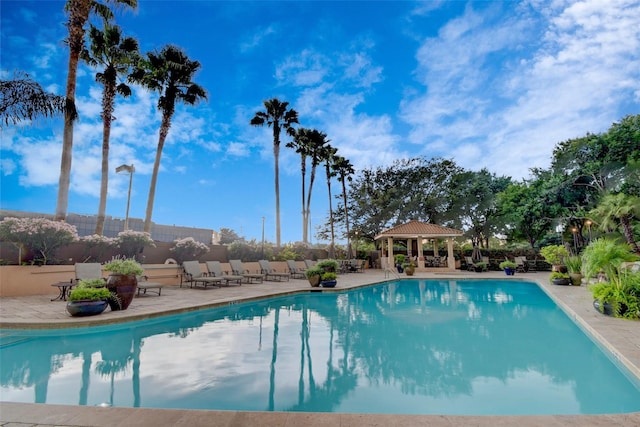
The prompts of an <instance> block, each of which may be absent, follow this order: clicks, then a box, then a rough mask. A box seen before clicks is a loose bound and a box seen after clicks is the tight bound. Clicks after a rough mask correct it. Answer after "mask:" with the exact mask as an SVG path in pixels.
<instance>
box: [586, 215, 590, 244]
mask: <svg viewBox="0 0 640 427" xmlns="http://www.w3.org/2000/svg"><path fill="white" fill-rule="evenodd" d="M586 224H587V228H588V229H589V243H591V220H590V219H588V220H587V221H586Z"/></svg>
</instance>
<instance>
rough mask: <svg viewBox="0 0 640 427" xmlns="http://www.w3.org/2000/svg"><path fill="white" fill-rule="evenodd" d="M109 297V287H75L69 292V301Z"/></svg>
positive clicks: (95, 299) (96, 299)
mask: <svg viewBox="0 0 640 427" xmlns="http://www.w3.org/2000/svg"><path fill="white" fill-rule="evenodd" d="M110 297H111V292H109V289H107V288H105V287H104V286H103V287H100V288H93V287H77V288H75V289H73V290H72V291H71V292H70V293H69V301H82V300H89V301H98V300H106V299H109V298H110Z"/></svg>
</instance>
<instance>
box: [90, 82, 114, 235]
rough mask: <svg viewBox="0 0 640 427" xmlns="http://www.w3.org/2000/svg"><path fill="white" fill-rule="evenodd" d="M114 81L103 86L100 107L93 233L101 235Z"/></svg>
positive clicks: (107, 183) (107, 186)
mask: <svg viewBox="0 0 640 427" xmlns="http://www.w3.org/2000/svg"><path fill="white" fill-rule="evenodd" d="M115 93H116V89H115V81H114V82H108V83H106V84H105V86H104V94H103V101H102V102H103V105H104V108H103V109H102V177H101V179H100V204H99V205H98V217H97V221H96V230H95V234H98V235H100V236H102V234H103V232H104V219H105V213H106V210H107V190H108V188H109V139H110V137H111V117H112V115H113V102H114V99H115V96H116V95H115Z"/></svg>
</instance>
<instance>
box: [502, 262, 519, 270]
mask: <svg viewBox="0 0 640 427" xmlns="http://www.w3.org/2000/svg"><path fill="white" fill-rule="evenodd" d="M516 267H518V264H516V263H515V262H513V261H502V262H501V263H500V268H501V269H503V270H504V269H506V268H511V269H513V270H515V269H516Z"/></svg>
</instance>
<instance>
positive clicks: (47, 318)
mask: <svg viewBox="0 0 640 427" xmlns="http://www.w3.org/2000/svg"><path fill="white" fill-rule="evenodd" d="M402 277H406V276H402ZM548 277H549V273H548V272H538V273H524V274H520V273H519V274H517V275H516V276H510V277H508V276H505V275H504V273H502V272H484V273H473V272H471V273H469V272H464V271H456V272H455V273H416V275H415V276H414V278H425V279H440V280H441V279H447V278H451V279H464V278H470V279H508V280H529V281H534V282H536V283H538V284H539V285H540V286H541V287H542V288H543V289H544V290H545V291H546V292H547V294H549V295H550V296H551V297H552V298H553V299H554V300H555V302H556V303H557V304H558V305H560V306H561V307H562V308H563V309H564V310H565V312H566V313H567V314H568V315H569V317H571V318H572V319H574V320H575V321H576V323H578V325H580V326H581V327H582V328H583V329H584V330H586V331H587V332H588V333H589V334H591V336H593V337H594V339H595V340H596V341H598V342H599V343H600V344H601V345H602V346H604V347H605V348H607V349H608V350H609V351H610V352H611V353H612V354H613V356H614V357H615V358H617V359H618V360H619V361H620V363H621V364H623V365H625V366H626V367H627V369H629V370H630V371H631V372H632V373H633V374H635V375H636V376H637V377H638V378H640V322H638V321H627V320H622V319H615V318H611V317H608V316H604V315H601V314H600V313H598V312H596V311H595V310H594V308H593V306H592V298H591V295H590V293H589V292H588V291H587V289H586V287H585V286H581V287H573V286H553V285H550V284H549V282H548ZM390 279H395V276H394V277H390ZM383 281H385V273H384V272H383V271H382V270H365V272H364V273H351V274H343V275H340V276H339V278H338V288H336V290H337V291H339V290H344V289H348V288H353V287H359V286H364V285H368V284H373V283H379V282H383ZM309 289H310V287H309V284H308V282H307V281H306V280H300V279H292V280H290V281H289V282H264V283H262V284H243V285H242V286H230V287H228V288H227V287H223V288H221V289H218V288H213V289H212V288H209V289H206V290H205V289H202V288H198V289H191V288H185V287H183V288H179V287H178V286H175V287H174V286H167V287H165V288H164V290H163V291H162V296H157V295H153V294H149V295H143V296H141V297H136V298H135V299H134V301H133V303H132V304H131V306H130V307H129V308H128V309H127V310H125V311H120V312H111V311H109V310H107V311H106V312H104V313H103V314H101V315H100V316H96V317H89V318H72V317H70V316H69V315H68V314H67V312H66V310H65V303H64V302H63V301H50V299H51V297H52V296H29V297H5V298H2V299H0V327H2V328H51V327H78V326H85V325H92V324H104V323H113V322H122V321H126V320H133V319H142V318H149V317H154V316H159V315H163V314H166V313H175V312H180V311H189V310H194V309H198V308H204V307H211V306H215V305H225V304H227V303H229V302H234V301H240V300H246V299H258V298H263V297H267V296H275V295H281V294H288V293H295V292H300V291H308V290H309ZM325 291H329V292H331V290H325ZM567 357H570V355H568V356H567ZM0 369H2V368H1V367H0ZM603 398H605V399H606V396H603ZM0 399H1V396H0ZM26 425H38V426H133V425H136V426H164V425H172V426H182V425H184V426H200V425H202V426H205V425H206V426H252V425H258V426H264V427H271V426H287V427H289V426H300V425H304V426H305V427H314V426H353V427H360V426H374V425H375V426H427V425H428V426H454V427H455V426H469V425H474V426H496V425H518V426H519V427H528V426H539V425H544V426H566V425H576V426H578V425H579V426H592V425H593V426H613V425H616V426H618V425H619V426H640V412H634V413H630V414H607V415H577V416H567V415H548V416H453V415H380V414H333V413H298V412H242V411H198V410H165V409H146V408H100V407H88V406H66V405H45V404H30V403H11V402H0V426H3V427H4V426H7V427H8V426H26Z"/></svg>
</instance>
